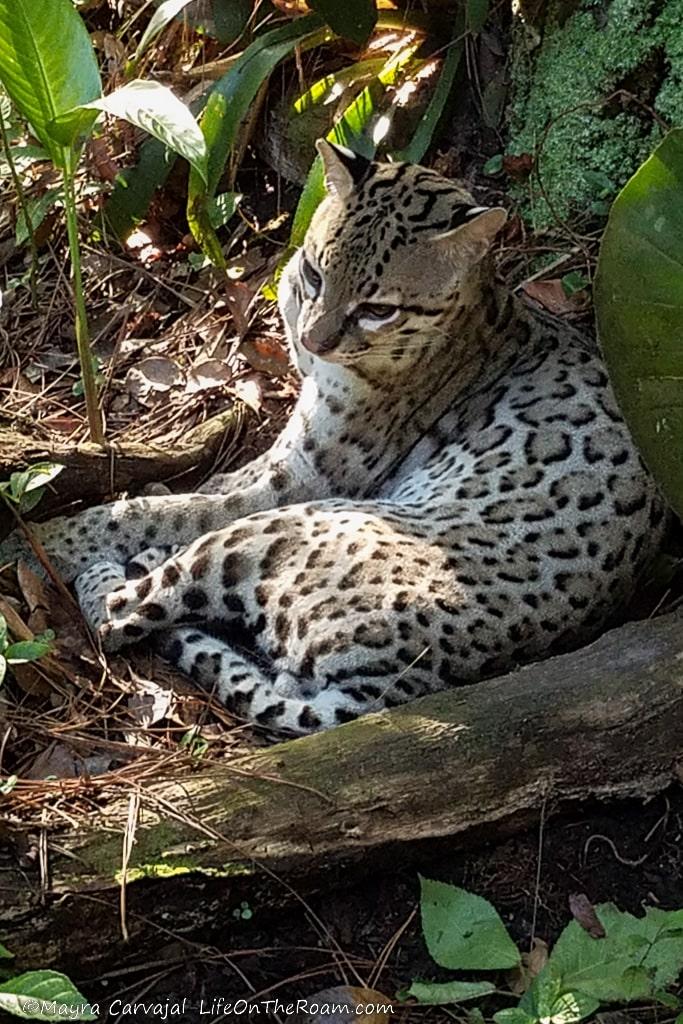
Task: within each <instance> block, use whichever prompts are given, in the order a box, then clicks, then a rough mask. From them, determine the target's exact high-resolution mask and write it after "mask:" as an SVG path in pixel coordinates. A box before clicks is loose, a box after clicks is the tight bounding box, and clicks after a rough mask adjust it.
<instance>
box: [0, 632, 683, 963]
mask: <svg viewBox="0 0 683 1024" xmlns="http://www.w3.org/2000/svg"><path fill="white" fill-rule="evenodd" d="M682 625H683V615H680V614H672V615H668V616H663V617H662V618H659V619H655V620H650V621H645V622H638V623H631V624H628V625H626V626H624V627H622V628H620V629H618V630H613V631H612V632H610V633H608V634H606V635H605V636H604V637H602V638H601V639H600V640H599V641H597V642H596V643H594V644H592V645H590V646H589V647H586V648H584V649H582V650H580V651H577V652H575V653H572V654H567V655H563V656H561V657H557V658H553V659H551V660H549V661H546V662H542V663H539V664H536V665H533V666H530V667H528V668H525V669H522V670H520V671H518V672H515V673H512V674H510V675H508V676H505V677H501V678H498V679H494V680H490V681H488V682H485V683H482V684H479V685H477V686H469V687H465V688H462V689H460V690H451V691H447V692H443V693H438V694H435V695H433V696H430V697H425V698H423V699H421V700H418V701H415V702H413V703H412V704H409V705H406V706H404V707H403V708H399V709H396V710H394V711H391V712H383V713H380V714H376V715H370V716H367V717H365V718H362V719H360V720H358V721H357V722H354V723H351V724H350V725H347V726H343V727H340V728H338V729H335V730H331V731H330V732H327V733H323V734H320V735H316V736H311V737H307V738H306V739H303V740H297V741H294V742H290V743H285V744H281V745H279V746H275V747H272V748H268V749H264V750H262V751H258V752H256V753H254V754H252V755H250V756H249V757H248V758H247V759H245V760H243V761H240V762H239V764H238V765H236V766H234V767H237V768H238V769H239V773H237V772H236V771H234V770H230V768H228V767H226V766H222V767H212V768H209V769H202V768H200V770H198V771H197V772H196V773H194V774H193V773H192V772H191V771H188V770H187V767H186V766H185V767H183V768H182V770H179V771H178V773H177V776H176V777H175V778H170V779H169V778H167V779H164V780H158V781H156V782H155V783H153V784H150V785H148V786H145V787H144V788H143V790H142V794H141V806H142V811H141V815H140V818H139V821H138V824H137V830H136V835H135V845H134V848H133V851H132V855H131V860H130V866H131V868H132V869H134V872H135V874H137V875H138V878H137V880H136V877H135V874H134V876H133V878H132V880H131V881H129V883H128V907H129V920H128V928H129V931H130V934H131V937H132V939H133V940H135V941H137V942H139V943H144V942H150V941H157V939H155V936H157V935H158V931H157V930H158V928H159V927H164V928H165V927H167V926H168V922H169V921H173V922H175V925H174V927H180V926H181V923H182V931H183V932H185V931H186V928H188V927H189V928H190V929H191V928H192V927H197V926H201V927H204V926H206V925H207V923H208V922H209V921H210V920H211V919H212V917H213V919H214V920H215V918H216V916H218V917H219V918H220V920H221V921H222V926H223V927H226V921H227V920H229V914H228V913H227V908H228V906H229V905H231V903H232V901H233V900H234V898H235V897H234V893H235V890H236V887H239V886H240V885H241V884H242V883H240V879H239V876H238V872H239V871H240V869H242V870H244V869H246V870H247V871H254V870H256V871H257V876H258V877H259V878H260V879H265V880H266V881H267V880H268V876H267V875H264V874H263V870H262V869H263V868H265V869H266V870H267V871H270V872H275V873H277V875H278V876H281V877H283V878H286V879H288V880H291V881H292V883H293V884H294V885H296V886H298V887H300V888H301V889H302V890H303V891H305V888H306V885H307V883H310V879H311V878H312V877H314V876H315V874H316V873H318V877H319V873H320V872H321V871H326V870H327V871H329V870H340V869H343V868H345V867H346V866H347V865H353V864H354V863H358V862H359V860H360V859H361V858H362V862H363V865H364V867H368V866H369V865H371V864H373V863H375V864H376V863H380V862H381V859H382V857H386V856H387V852H388V851H390V852H391V855H392V856H393V857H394V858H395V857H396V856H397V855H402V853H407V852H408V851H409V850H410V849H414V844H416V843H418V841H424V840H434V839H438V838H442V837H452V838H451V840H450V842H451V843H452V848H455V847H456V846H462V845H465V844H467V845H471V843H472V841H473V839H476V838H477V836H481V835H482V834H487V835H488V836H490V835H491V834H492V833H493V834H495V833H496V832H499V833H500V832H505V833H506V834H509V832H510V830H513V829H514V828H515V827H517V828H518V827H520V826H521V825H528V824H529V822H530V821H533V820H534V818H535V817H537V816H538V814H539V812H540V809H541V807H545V808H546V810H547V812H548V813H550V812H551V811H552V810H553V809H557V808H559V807H567V805H569V804H571V803H572V802H574V801H584V800H586V799H587V798H592V797H598V798H603V799H618V798H622V797H629V796H640V797H647V796H650V795H652V794H654V793H656V792H659V791H661V790H662V789H663V788H665V787H666V786H668V785H669V784H671V783H672V782H676V780H677V779H678V778H680V774H679V773H680V769H681V761H682V759H683V749H682V746H683V630H682V628H681V627H682ZM127 816H128V799H127V797H125V796H122V797H117V798H115V799H113V800H112V801H110V802H109V803H108V804H107V805H106V806H105V807H103V808H102V810H101V812H99V813H98V814H97V815H95V816H94V817H93V818H91V819H90V820H88V821H85V822H82V823H80V824H79V827H78V828H77V829H73V830H70V829H68V828H66V827H65V828H64V829H61V830H59V831H58V832H57V833H55V834H54V835H52V836H51V837H50V843H51V854H50V866H51V877H50V892H49V894H48V895H47V897H46V901H45V902H44V903H42V904H41V896H40V892H39V883H38V877H37V874H36V873H34V872H32V871H29V870H28V869H27V868H24V869H23V870H19V869H14V868H12V867H9V868H8V869H7V870H5V871H4V872H2V873H0V921H1V922H3V924H2V927H1V932H2V934H1V936H0V937H1V938H2V941H3V942H4V943H5V944H6V945H7V946H8V947H9V948H11V949H12V950H14V951H15V952H16V953H17V954H18V955H19V957H20V960H21V962H22V964H31V963H33V964H34V965H38V962H39V965H40V966H43V967H47V966H54V965H61V966H62V967H65V966H68V965H69V964H70V963H72V962H77V963H80V964H81V966H84V965H85V963H86V962H90V963H92V962H93V959H94V958H96V956H97V955H98V952H97V950H99V956H100V957H101V956H102V952H103V950H104V949H107V950H108V953H109V954H110V955H111V954H112V952H113V951H115V950H116V949H117V948H120V949H121V950H122V949H123V947H122V946H120V943H121V939H120V925H119V917H118V914H119V911H118V894H117V890H116V885H115V883H114V878H115V875H116V872H117V871H118V869H119V866H120V863H121V850H122V842H123V833H124V828H125V823H126V819H127ZM186 868H189V869H191V870H195V871H198V872H203V873H204V876H203V877H202V876H201V875H200V876H199V877H198V876H197V875H196V874H194V875H182V874H180V873H179V872H180V871H182V870H183V869H186ZM258 868H260V869H261V872H260V873H259V871H258ZM161 871H163V872H167V873H168V875H169V877H166V878H164V879H161V878H156V879H155V880H154V881H151V880H150V878H151V877H152V876H153V875H154V874H155V872H161ZM211 875H218V876H219V877H214V878H211V877H210V876H211ZM140 876H141V877H140ZM271 877H272V876H271ZM248 882H249V880H247V883H248ZM241 891H242V892H244V889H242V890H241ZM65 894H68V895H65ZM209 896H211V898H209ZM79 920H80V921H83V920H88V922H89V924H88V926H87V928H79V926H78V921H79ZM93 935H96V936H97V942H96V943H95V944H93V941H92V936H93ZM94 946H96V947H97V950H96V949H95V948H94Z"/></svg>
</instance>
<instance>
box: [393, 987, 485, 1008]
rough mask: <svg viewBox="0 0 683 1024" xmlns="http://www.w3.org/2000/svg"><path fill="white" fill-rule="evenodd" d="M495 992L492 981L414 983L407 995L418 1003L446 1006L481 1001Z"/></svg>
mask: <svg viewBox="0 0 683 1024" xmlns="http://www.w3.org/2000/svg"><path fill="white" fill-rule="evenodd" d="M495 991H496V986H495V985H492V984H491V982H490V981H414V982H413V983H412V985H411V986H410V988H409V989H408V991H407V992H406V995H408V996H412V997H413V998H414V999H417V1001H418V1003H426V1004H428V1005H430V1006H444V1005H446V1004H448V1003H464V1002H466V1001H467V1000H468V999H480V998H481V997H482V996H490V995H491V993H492V992H495Z"/></svg>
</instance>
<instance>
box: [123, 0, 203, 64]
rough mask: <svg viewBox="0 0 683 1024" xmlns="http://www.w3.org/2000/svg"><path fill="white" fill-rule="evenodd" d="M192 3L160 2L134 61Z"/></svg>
mask: <svg viewBox="0 0 683 1024" xmlns="http://www.w3.org/2000/svg"><path fill="white" fill-rule="evenodd" d="M189 3H190V0H163V3H160V4H159V6H158V7H157V9H156V11H155V12H154V14H153V15H152V17H151V18H150V21H149V25H148V26H147V28H146V29H145V31H144V32H143V33H142V38H141V40H140V42H139V43H138V45H137V49H136V50H135V53H134V55H133V63H134V64H135V63H137V61H139V60H140V57H142V55H143V53H144V52H145V50H146V49H147V47H148V46H151V44H152V43H153V42H154V40H155V39H156V37H157V36H158V35H160V33H161V32H163V30H164V29H165V28H166V26H167V25H168V23H169V22H170V21H173V19H174V18H176V17H177V16H178V15H179V14H180V12H181V11H182V9H183V8H184V7H187V5H188V4H189Z"/></svg>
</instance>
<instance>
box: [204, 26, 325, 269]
mask: <svg viewBox="0 0 683 1024" xmlns="http://www.w3.org/2000/svg"><path fill="white" fill-rule="evenodd" d="M329 34H330V33H329V30H328V29H326V28H325V26H324V25H323V22H322V19H321V18H319V17H318V16H317V15H316V14H311V15H308V16H306V17H304V18H299V19H298V20H296V21H292V22H288V23H287V24H286V25H283V26H282V27H280V28H275V29H272V30H271V31H270V32H266V33H264V35H262V36H260V37H259V38H258V39H256V40H254V42H253V43H252V44H251V45H250V46H248V47H247V49H246V50H245V51H244V53H243V54H241V56H240V57H239V59H238V60H236V61H235V63H234V64H233V65H232V67H231V68H230V70H229V71H228V72H226V74H225V75H223V77H222V78H220V79H219V80H218V81H217V82H216V84H215V85H214V87H213V89H212V91H211V94H210V96H209V98H208V100H207V102H206V106H205V108H204V113H203V115H202V120H201V127H202V132H203V133H204V138H205V139H206V146H207V151H208V182H205V181H203V180H202V177H201V175H200V174H199V173H198V172H197V171H196V170H195V169H194V168H193V169H192V171H191V172H190V181H189V186H188V196H187V221H188V224H189V225H190V230H191V231H192V234H193V235H194V237H195V239H196V240H197V242H198V243H199V244H200V245H201V247H202V249H203V250H204V252H205V253H206V255H207V256H208V257H209V258H210V259H211V261H212V262H213V263H214V264H216V265H218V266H221V265H222V263H223V255H222V252H221V248H220V244H219V242H218V239H217V238H216V234H215V232H214V230H213V228H212V227H211V221H210V215H209V207H210V202H211V199H212V198H213V196H214V195H215V193H216V189H217V188H218V184H219V182H220V179H221V176H222V174H223V171H224V169H225V164H226V161H227V159H228V155H229V153H230V150H231V149H232V147H233V145H234V143H235V141H236V139H237V133H238V131H239V128H240V126H241V124H242V123H243V121H244V118H245V117H246V115H247V112H248V110H249V107H250V106H251V104H252V102H253V100H254V98H255V97H256V94H257V93H258V91H259V89H260V88H261V86H262V85H263V83H264V82H265V81H266V80H267V79H268V77H269V75H270V74H271V72H272V71H273V68H275V67H276V66H277V65H278V64H279V63H280V61H281V60H284V59H285V57H288V56H289V54H290V53H292V51H293V50H294V48H295V46H297V45H302V44H303V43H304V41H305V42H306V44H307V45H308V46H313V45H316V44H318V43H322V42H324V41H325V40H326V39H327V38H328V37H329Z"/></svg>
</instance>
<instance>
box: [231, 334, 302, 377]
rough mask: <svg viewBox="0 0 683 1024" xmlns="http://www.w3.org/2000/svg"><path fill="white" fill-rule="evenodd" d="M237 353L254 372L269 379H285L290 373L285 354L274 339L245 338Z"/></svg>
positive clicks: (287, 358)
mask: <svg viewBox="0 0 683 1024" xmlns="http://www.w3.org/2000/svg"><path fill="white" fill-rule="evenodd" d="M239 353H240V355H243V356H244V358H245V359H246V360H247V362H248V363H249V365H250V366H253V368H254V369H255V370H258V371H259V372H260V373H267V374H268V375H269V376H270V377H286V376H287V374H288V373H289V371H290V367H289V357H288V355H287V352H286V350H285V349H284V348H283V347H282V345H281V344H280V342H279V341H276V340H275V339H274V338H245V340H244V341H243V342H242V344H241V345H240V347H239Z"/></svg>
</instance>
